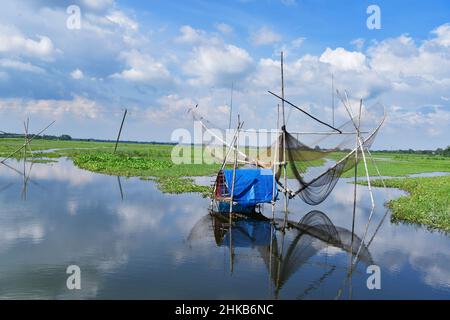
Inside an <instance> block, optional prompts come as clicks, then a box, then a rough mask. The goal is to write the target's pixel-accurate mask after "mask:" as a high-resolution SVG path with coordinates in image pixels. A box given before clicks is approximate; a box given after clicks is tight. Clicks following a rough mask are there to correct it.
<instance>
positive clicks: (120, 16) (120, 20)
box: [106, 10, 139, 31]
mask: <svg viewBox="0 0 450 320" xmlns="http://www.w3.org/2000/svg"><path fill="white" fill-rule="evenodd" d="M106 18H107V19H108V20H110V21H112V22H113V23H115V24H117V25H119V26H121V27H123V28H126V29H131V30H134V31H137V30H138V29H139V24H138V23H137V22H136V21H135V20H133V19H131V18H129V17H128V16H127V15H125V13H123V12H122V11H119V10H114V11H112V12H110V13H109V14H108V15H107V16H106Z"/></svg>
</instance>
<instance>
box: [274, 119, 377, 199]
mask: <svg viewBox="0 0 450 320" xmlns="http://www.w3.org/2000/svg"><path fill="white" fill-rule="evenodd" d="M367 116H368V117H369V116H370V115H369V114H368V115H367ZM372 118H373V115H372ZM378 121H379V122H376V121H374V122H372V123H373V124H375V125H376V126H375V127H374V126H373V124H372V125H371V124H370V122H365V123H364V124H363V123H362V122H361V121H360V119H359V116H358V118H353V119H351V120H350V121H348V122H346V123H344V124H343V125H342V126H340V127H339V130H340V131H341V132H342V133H338V132H330V133H324V134H323V135H322V137H320V138H319V139H318V140H316V141H315V142H313V144H311V145H307V144H306V143H304V142H302V141H300V140H299V138H298V135H297V137H296V136H294V134H292V133H290V132H288V131H287V130H286V128H282V132H281V134H280V135H279V136H278V139H277V141H276V142H275V143H274V144H273V145H272V146H271V149H272V151H271V152H270V154H273V155H274V158H275V159H277V160H276V165H275V167H276V180H277V182H278V184H279V185H280V187H281V188H282V190H283V191H286V192H287V193H288V194H289V196H290V198H293V197H295V196H299V197H300V198H301V199H302V200H303V201H304V202H306V203H307V204H309V205H318V204H320V203H322V202H323V201H324V200H325V199H326V198H327V197H328V195H329V194H330V193H331V192H332V191H333V189H334V187H335V186H336V184H337V182H338V180H339V178H340V177H341V176H342V175H343V174H344V173H345V172H347V171H349V170H351V169H353V168H355V166H356V165H357V164H358V163H359V162H360V161H361V160H362V159H363V154H362V151H361V146H362V149H363V150H365V149H369V148H370V147H371V146H372V144H373V142H374V140H375V138H376V136H377V134H378V132H379V130H380V128H381V125H382V124H383V121H384V115H383V116H381V118H380V119H379V120H378ZM358 123H359V125H360V131H361V135H360V141H357V135H356V129H355V124H358ZM357 144H358V147H357ZM312 145H314V146H315V147H312ZM284 170H286V176H287V179H286V180H285V179H284Z"/></svg>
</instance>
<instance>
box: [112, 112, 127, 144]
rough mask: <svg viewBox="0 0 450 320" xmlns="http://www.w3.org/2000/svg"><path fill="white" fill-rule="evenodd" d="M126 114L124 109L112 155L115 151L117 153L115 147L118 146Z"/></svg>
mask: <svg viewBox="0 0 450 320" xmlns="http://www.w3.org/2000/svg"><path fill="white" fill-rule="evenodd" d="M127 112H128V110H127V109H125V111H124V113H123V118H122V123H121V124H120V129H119V134H118V135H117V140H116V145H115V147H114V153H116V151H117V145H118V144H119V140H120V134H121V133H122V128H123V123H124V122H125V117H126V116H127Z"/></svg>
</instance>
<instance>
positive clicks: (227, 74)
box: [183, 45, 253, 85]
mask: <svg viewBox="0 0 450 320" xmlns="http://www.w3.org/2000/svg"><path fill="white" fill-rule="evenodd" d="M252 63H253V59H252V57H251V56H250V54H249V53H248V52H247V51H246V50H245V49H242V48H239V47H236V46H234V45H223V46H200V47H196V48H195V49H194V52H193V54H192V58H191V59H190V60H189V61H188V62H187V63H186V64H185V65H184V67H183V69H184V71H185V73H186V74H187V75H188V76H191V77H192V78H191V79H190V83H191V84H207V85H215V84H224V83H225V84H226V85H229V84H230V83H231V81H232V80H236V79H239V78H242V77H243V76H245V75H246V73H247V71H249V70H250V68H251V66H252Z"/></svg>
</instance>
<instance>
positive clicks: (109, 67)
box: [0, 0, 450, 149]
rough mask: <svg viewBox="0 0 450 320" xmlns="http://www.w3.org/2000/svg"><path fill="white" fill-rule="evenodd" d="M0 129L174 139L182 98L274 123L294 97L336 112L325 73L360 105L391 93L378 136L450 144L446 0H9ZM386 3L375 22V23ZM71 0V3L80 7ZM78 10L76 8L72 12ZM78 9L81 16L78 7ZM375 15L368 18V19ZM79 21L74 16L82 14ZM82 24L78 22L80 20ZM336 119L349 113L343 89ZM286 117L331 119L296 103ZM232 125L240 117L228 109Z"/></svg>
mask: <svg viewBox="0 0 450 320" xmlns="http://www.w3.org/2000/svg"><path fill="white" fill-rule="evenodd" d="M0 5H1V10H0V130H1V131H5V132H22V131H23V121H24V120H25V119H26V118H27V117H29V119H30V130H31V131H32V132H37V131H39V130H40V129H42V128H43V127H45V126H46V125H47V124H48V123H50V122H51V121H53V120H56V123H55V124H54V125H53V126H52V127H51V128H50V129H49V131H47V132H46V133H48V134H56V135H60V134H69V135H71V136H72V137H77V138H98V139H114V138H115V137H116V134H117V131H118V127H119V125H120V122H121V117H122V113H123V109H124V108H127V109H128V111H129V113H128V117H127V120H126V123H125V126H124V130H123V135H122V138H123V139H124V140H139V141H164V142H168V141H171V139H172V138H173V137H172V134H173V132H174V130H176V129H179V128H185V129H187V130H189V131H192V128H193V121H192V118H191V117H190V116H189V114H188V113H187V110H188V108H191V107H194V106H195V105H197V104H198V112H199V113H201V114H202V115H204V116H205V117H206V118H207V119H208V120H210V121H211V122H212V123H214V124H215V125H217V126H218V127H223V128H225V127H228V117H229V112H230V95H231V86H232V84H233V87H234V91H233V122H235V118H236V117H237V114H239V115H240V117H241V119H243V121H244V123H245V124H244V126H245V128H247V129H249V128H254V129H256V128H258V129H260V128H264V129H271V128H275V127H276V114H277V103H278V101H277V100H276V98H274V97H273V96H271V95H270V94H268V93H267V91H268V90H271V91H274V92H280V52H281V51H283V52H284V55H285V65H284V71H285V90H286V98H287V99H288V100H290V101H292V102H294V103H295V104H297V105H300V106H302V107H304V108H305V110H307V111H309V112H311V113H312V114H314V115H315V116H317V117H318V118H321V119H323V120H325V121H331V118H332V109H331V105H332V103H331V101H332V95H331V91H332V90H331V75H332V74H333V76H334V82H335V83H334V85H335V87H336V88H337V89H339V90H340V92H344V91H347V92H348V94H349V97H350V102H351V104H352V106H353V107H354V109H356V107H355V106H356V105H357V104H358V103H359V100H360V99H363V105H364V108H365V109H366V110H367V111H368V114H370V111H371V110H373V109H371V108H375V107H374V106H380V105H383V106H384V107H385V108H386V112H387V120H386V123H385V125H384V126H383V128H382V130H381V132H380V134H379V136H378V138H377V140H376V143H375V144H374V145H373V148H374V149H399V148H402V149H409V148H413V149H435V148H438V147H446V146H448V145H450V18H449V17H450V3H449V2H448V1H445V0H436V1H427V2H425V1H418V0H417V1H414V0H413V1H406V0H395V1H392V0H390V1H381V0H372V1H364V0H348V1H334V0H329V1H324V0H314V1H313V0H227V1H225V0H223V1H222V0H218V1H206V0H191V1H181V0H171V1H162V0H149V1H137V0H128V1H126V0H69V1H66V0H28V1H26V0H18V1H5V0H2V1H1V4H0ZM370 5H377V6H378V8H379V9H380V16H379V17H380V19H379V22H380V24H379V27H380V28H375V29H373V28H368V25H367V21H368V19H369V20H370V19H371V18H372V15H373V12H372V11H370V12H369V13H368V12H367V9H368V7H369V6H370ZM70 6H75V8H76V12H75V11H73V8H74V7H70ZM77 10H79V15H77V14H74V13H78V11H77ZM77 17H79V18H80V19H78V18H77ZM370 21H373V20H370ZM76 22H80V23H79V24H77V23H76ZM74 27H75V28H74ZM335 99H336V100H335V105H336V110H335V112H336V123H337V124H339V123H342V122H344V121H346V120H347V119H348V118H346V117H347V114H346V111H345V109H344V107H343V106H342V104H341V103H340V102H339V99H338V97H335ZM288 115H289V119H288V125H289V127H288V129H291V130H299V131H305V130H316V129H317V130H323V129H324V128H323V127H318V126H317V125H316V124H314V123H312V121H311V120H310V119H308V118H306V117H305V116H303V115H301V114H298V112H295V111H291V110H290V111H289V112H288ZM233 125H234V123H233Z"/></svg>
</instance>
